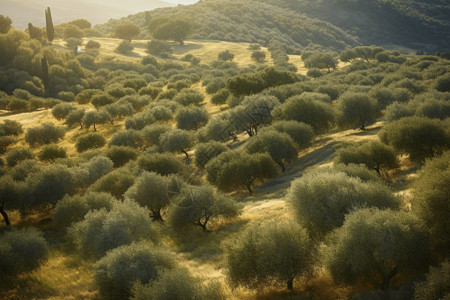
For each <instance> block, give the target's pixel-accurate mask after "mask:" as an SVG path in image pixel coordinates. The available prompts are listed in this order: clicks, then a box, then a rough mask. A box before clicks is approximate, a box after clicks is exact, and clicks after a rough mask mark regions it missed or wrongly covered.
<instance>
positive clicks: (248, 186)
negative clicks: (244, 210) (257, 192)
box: [245, 184, 253, 196]
mask: <svg viewBox="0 0 450 300" xmlns="http://www.w3.org/2000/svg"><path fill="white" fill-rule="evenodd" d="M245 187H246V188H247V191H248V192H249V193H250V196H251V195H252V194H253V190H252V186H251V185H250V184H246V185H245Z"/></svg>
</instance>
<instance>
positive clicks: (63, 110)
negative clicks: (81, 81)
mask: <svg viewBox="0 0 450 300" xmlns="http://www.w3.org/2000/svg"><path fill="white" fill-rule="evenodd" d="M75 109H76V108H75V106H73V105H72V104H69V103H60V104H56V105H55V106H53V109H52V115H53V116H54V117H55V119H57V120H63V119H65V118H66V116H67V115H68V114H69V113H70V112H71V111H73V110H75Z"/></svg>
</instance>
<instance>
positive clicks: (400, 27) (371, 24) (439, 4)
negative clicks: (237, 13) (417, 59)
mask: <svg viewBox="0 0 450 300" xmlns="http://www.w3.org/2000/svg"><path fill="white" fill-rule="evenodd" d="M261 2H265V3H270V4H272V5H277V6H281V7H285V8H289V9H293V10H295V11H299V12H302V13H305V14H307V15H308V16H312V17H315V18H318V19H321V20H323V21H327V22H330V23H332V24H334V25H335V26H337V27H339V28H341V29H343V30H345V31H346V32H349V33H351V34H352V35H354V36H357V37H358V38H359V40H360V41H361V42H362V43H363V44H366V45H379V46H383V47H395V46H397V47H398V46H400V47H406V48H411V49H415V50H422V51H425V52H429V53H434V52H436V51H448V50H449V49H450V42H449V40H448V39H446V38H443V37H445V36H449V35H450V5H449V4H448V1H445V0H441V1H422V0H420V1H418V0H401V1H391V0H376V1H373V0H370V1H365V0H334V1H326V0H320V1H314V2H311V1H307V0H301V1H295V2H293V1H289V0H281V1H273V0H261Z"/></svg>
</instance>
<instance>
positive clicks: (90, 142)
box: [75, 132, 106, 152]
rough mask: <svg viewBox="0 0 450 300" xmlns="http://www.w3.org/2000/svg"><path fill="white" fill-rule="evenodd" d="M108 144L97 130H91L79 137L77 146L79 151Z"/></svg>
mask: <svg viewBox="0 0 450 300" xmlns="http://www.w3.org/2000/svg"><path fill="white" fill-rule="evenodd" d="M105 145H106V139H105V138H104V137H103V135H101V134H100V133H97V132H91V133H87V134H84V135H82V136H80V137H78V139H77V142H76V143H75V148H76V149H77V151H78V152H84V151H86V150H93V149H98V148H102V147H103V146H105Z"/></svg>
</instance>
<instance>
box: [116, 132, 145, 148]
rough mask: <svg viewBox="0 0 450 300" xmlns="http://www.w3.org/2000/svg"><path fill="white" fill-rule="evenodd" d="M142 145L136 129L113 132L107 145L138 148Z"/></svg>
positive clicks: (139, 134) (141, 139)
mask: <svg viewBox="0 0 450 300" xmlns="http://www.w3.org/2000/svg"><path fill="white" fill-rule="evenodd" d="M143 145H144V140H143V138H142V134H141V132H140V131H138V130H134V129H127V130H121V131H118V132H116V133H114V134H113V136H112V137H111V140H110V141H109V146H110V147H112V146H127V147H132V148H135V149H138V148H140V147H142V146H143Z"/></svg>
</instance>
